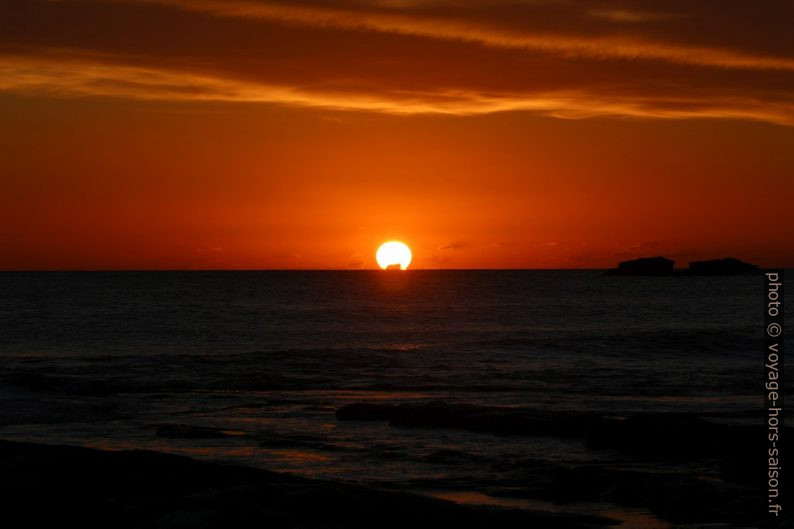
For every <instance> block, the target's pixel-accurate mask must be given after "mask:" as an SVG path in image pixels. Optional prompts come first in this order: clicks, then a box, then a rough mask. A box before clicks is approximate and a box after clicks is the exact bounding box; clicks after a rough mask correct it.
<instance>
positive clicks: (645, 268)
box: [607, 256, 675, 276]
mask: <svg viewBox="0 0 794 529" xmlns="http://www.w3.org/2000/svg"><path fill="white" fill-rule="evenodd" d="M674 265H675V261H673V260H672V259H667V258H666V257H661V256H659V257H642V258H640V259H632V260H630V261H621V262H620V263H618V267H617V268H613V269H612V270H609V271H608V272H607V275H615V276H667V275H672V274H673V266H674Z"/></svg>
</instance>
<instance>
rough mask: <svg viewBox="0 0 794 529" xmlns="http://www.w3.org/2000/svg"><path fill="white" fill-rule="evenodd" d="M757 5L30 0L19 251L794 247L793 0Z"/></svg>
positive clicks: (577, 258) (21, 89)
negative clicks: (793, 232) (386, 245)
mask: <svg viewBox="0 0 794 529" xmlns="http://www.w3.org/2000/svg"><path fill="white" fill-rule="evenodd" d="M718 4H719V5H718ZM733 4H735V6H734V7H735V8H734V9H732V10H726V9H724V8H723V7H724V5H723V4H721V3H714V2H705V1H699V0H698V1H687V2H683V1H679V2H670V1H664V2H663V1H661V0H659V1H643V2H629V1H620V0H602V1H595V2H593V1H590V2H584V1H582V2H575V1H568V2H554V1H543V2H541V1H538V0H533V1H526V2H511V3H505V4H501V3H499V2H485V1H475V0H468V1H460V0H459V1H457V2H447V1H443V0H435V1H430V0H427V1H420V0H414V1H407V0H406V1H399V2H398V1H374V0H373V1H368V2H367V1H355V0H338V1H333V2H328V1H326V2H319V1H316V2H313V1H308V0H307V1H299V2H294V1H293V2H271V1H265V0H261V1H259V0H246V1H237V0H234V1H229V2H215V1H211V0H195V1H191V2H187V1H182V0H147V1H139V2H125V1H121V0H119V1H116V0H100V1H92V2H89V1H82V0H68V1H59V2H49V1H38V0H24V1H22V0H11V1H9V2H5V3H3V4H2V6H0V117H1V118H2V119H0V149H2V152H1V153H0V154H1V156H0V269H161V268H167V269H174V268H178V269H182V268H185V269H196V268H199V269H201V268H208V269H217V268H245V269H248V268H254V269H258V268H374V267H375V266H376V264H375V261H374V252H375V249H376V248H377V246H378V244H379V243H380V242H383V241H385V240H388V239H400V240H403V241H405V242H406V243H408V244H409V245H410V246H411V247H412V249H413V251H414V261H413V263H412V268H559V267H562V268H579V267H584V268H590V267H608V266H612V265H614V263H615V262H617V261H619V260H622V259H627V258H632V257H640V256H652V255H666V256H668V257H671V258H673V259H676V261H677V262H678V265H679V266H685V265H686V263H687V262H688V261H689V260H693V259H707V258H714V257H723V256H727V255H732V256H736V257H739V258H742V259H745V260H748V261H751V262H755V263H757V264H760V265H762V266H789V267H790V266H794V245H792V244H791V237H790V235H789V234H788V231H790V230H786V227H788V226H791V225H792V224H794V222H792V221H794V213H792V211H794V208H791V206H790V205H791V203H792V199H794V180H792V175H794V99H793V96H792V94H794V41H793V39H792V37H791V36H790V33H791V32H789V31H788V30H787V29H786V28H785V24H783V23H782V22H781V20H791V19H792V16H794V7H791V6H790V5H788V4H785V3H777V2H775V3H773V6H772V7H771V8H770V9H768V10H765V12H764V13H759V12H758V11H759V10H758V9H757V6H756V8H754V7H753V4H752V3H751V2H735V3H732V5H733Z"/></svg>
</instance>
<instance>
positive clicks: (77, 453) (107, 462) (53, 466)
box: [0, 440, 615, 529]
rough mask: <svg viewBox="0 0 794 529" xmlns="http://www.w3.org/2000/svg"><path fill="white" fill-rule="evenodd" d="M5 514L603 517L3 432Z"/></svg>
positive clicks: (555, 525) (196, 519)
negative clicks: (24, 439) (37, 440)
mask: <svg viewBox="0 0 794 529" xmlns="http://www.w3.org/2000/svg"><path fill="white" fill-rule="evenodd" d="M0 494H2V495H3V498H4V504H5V505H6V508H5V509H4V511H5V512H4V517H5V518H6V519H11V520H13V519H17V520H24V521H25V526H27V527H43V526H69V525H72V524H74V525H75V526H76V527H81V528H91V527H97V528H98V527H103V528H105V527H114V528H126V527H130V528H133V527H158V528H204V527H208V528H211V527H218V528H221V527H235V528H237V527H262V526H263V525H265V526H266V527H278V528H281V527H283V528H290V527H295V528H297V527H300V528H315V527H316V528H320V527H339V528H341V527H345V528H362V529H363V528H371V527H394V528H398V527H400V528H405V527H456V528H475V527H499V528H513V527H515V528H519V527H520V528H522V529H523V528H526V527H544V528H549V529H595V528H604V527H610V526H613V524H614V523H615V521H614V520H610V519H608V518H602V517H597V516H587V515H569V514H551V513H545V512H535V511H528V510H517V509H505V508H497V507H484V506H469V505H459V504H455V503H451V502H448V501H444V500H439V499H434V498H428V497H424V496H417V495H413V494H408V493H404V492H393V491H384V490H379V489H374V488H370V487H365V486H360V485H351V484H344V483H335V482H330V481H321V480H313V479H307V478H301V477H297V476H292V475H287V474H280V473H276V472H271V471H267V470H259V469H254V468H249V467H243V466H234V465H225V464H219V463H213V462H203V461H197V460H194V459H191V458H188V457H184V456H177V455H171V454H165V453H161V452H153V451H143V450H134V451H106V450H96V449H91V448H83V447H76V446H61V445H58V446H55V445H42V444H33V443H20V442H14V441H3V440H0Z"/></svg>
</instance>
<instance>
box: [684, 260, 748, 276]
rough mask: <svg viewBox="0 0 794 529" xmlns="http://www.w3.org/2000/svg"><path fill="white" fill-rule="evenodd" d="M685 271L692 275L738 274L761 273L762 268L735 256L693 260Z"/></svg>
mask: <svg viewBox="0 0 794 529" xmlns="http://www.w3.org/2000/svg"><path fill="white" fill-rule="evenodd" d="M683 273H685V274H686V275H692V276H736V275H750V274H760V273H761V269H760V268H759V267H757V266H756V265H754V264H750V263H745V262H744V261H740V260H739V259H736V258H733V257H725V258H724V259H711V260H709V261H692V262H691V263H689V268H688V269H687V270H684V271H683Z"/></svg>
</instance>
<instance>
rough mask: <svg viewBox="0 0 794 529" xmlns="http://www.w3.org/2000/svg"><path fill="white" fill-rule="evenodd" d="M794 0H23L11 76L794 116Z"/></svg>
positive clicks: (123, 89) (182, 95) (93, 87)
mask: <svg viewBox="0 0 794 529" xmlns="http://www.w3.org/2000/svg"><path fill="white" fill-rule="evenodd" d="M792 18H794V5H791V4H787V3H785V2H780V1H773V2H770V3H769V5H768V6H766V7H765V9H764V10H760V9H759V8H758V6H757V4H753V3H751V2H715V1H704V0H698V1H687V2H684V1H661V0H646V1H643V2H629V1H627V0H598V1H589V2H584V1H551V0H548V1H544V0H533V1H526V2H510V3H497V2H481V1H471V0H470V1H458V2H455V3H452V2H447V1H408V0H403V1H396V0H393V1H388V0H384V1H370V2H366V1H356V0H337V1H332V2H314V1H309V0H306V1H298V2H289V3H287V2H277V1H275V2H274V1H264V0H263V1H254V0H230V1H224V2H220V1H217V0H191V1H187V0H139V1H136V2H130V1H124V0H103V1H84V0H63V1H45V0H25V1H19V0H11V1H9V2H5V3H4V4H3V5H2V6H0V90H2V91H7V92H13V93H20V94H25V95H36V96H48V97H92V96H102V97H120V98H133V99H163V100H172V101H228V102H240V103H272V104H281V105H291V106H308V107H322V108H331V109H341V110H356V111H369V112H382V113H389V114H416V113H448V114H456V115H470V114H481V113H489V112H505V111H525V112H532V113H536V114H541V115H550V116H557V117H563V118H584V117H594V116H615V117H638V118H647V119H670V118H675V119H678V118H732V119H749V120H760V121H765V122H770V123H776V124H781V125H788V126H791V125H794V37H791V36H790V32H789V31H788V30H787V29H786V28H785V24H786V21H788V20H791V19H792Z"/></svg>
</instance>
